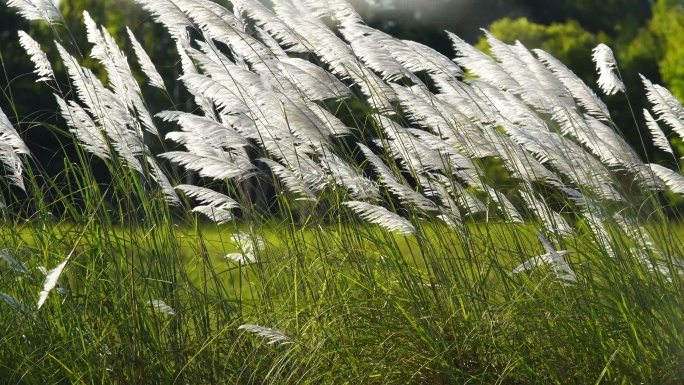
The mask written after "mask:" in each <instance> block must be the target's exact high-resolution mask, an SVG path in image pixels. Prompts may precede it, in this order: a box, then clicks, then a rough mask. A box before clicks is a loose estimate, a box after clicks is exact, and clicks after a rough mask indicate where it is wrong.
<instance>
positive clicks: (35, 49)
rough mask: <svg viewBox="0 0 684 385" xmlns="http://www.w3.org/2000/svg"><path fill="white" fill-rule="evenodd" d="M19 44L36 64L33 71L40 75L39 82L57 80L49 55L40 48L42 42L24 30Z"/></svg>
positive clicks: (20, 32) (19, 33)
mask: <svg viewBox="0 0 684 385" xmlns="http://www.w3.org/2000/svg"><path fill="white" fill-rule="evenodd" d="M18 35H19V44H20V45H21V47H22V48H24V50H25V51H26V53H27V54H28V55H29V56H30V57H31V61H32V62H33V64H35V66H36V69H35V71H33V72H34V73H35V74H36V75H38V80H36V81H38V82H47V81H50V80H55V73H54V72H53V71H52V64H50V61H49V60H48V58H47V55H46V54H45V52H43V50H42V49H41V48H40V44H38V42H37V41H35V40H33V38H31V36H29V35H28V34H27V33H26V32H24V31H19V32H18Z"/></svg>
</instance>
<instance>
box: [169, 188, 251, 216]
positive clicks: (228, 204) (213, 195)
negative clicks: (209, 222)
mask: <svg viewBox="0 0 684 385" xmlns="http://www.w3.org/2000/svg"><path fill="white" fill-rule="evenodd" d="M175 189H176V190H180V191H182V192H183V193H184V194H185V195H187V196H189V197H192V198H195V199H197V200H198V201H200V202H201V203H203V204H205V205H207V206H210V207H215V208H218V209H222V210H231V209H236V208H239V207H240V205H239V204H238V202H237V201H235V200H234V199H233V198H231V197H229V196H227V195H224V194H221V193H219V192H216V191H214V190H211V189H208V188H205V187H199V186H193V185H189V184H179V185H178V186H176V187H175Z"/></svg>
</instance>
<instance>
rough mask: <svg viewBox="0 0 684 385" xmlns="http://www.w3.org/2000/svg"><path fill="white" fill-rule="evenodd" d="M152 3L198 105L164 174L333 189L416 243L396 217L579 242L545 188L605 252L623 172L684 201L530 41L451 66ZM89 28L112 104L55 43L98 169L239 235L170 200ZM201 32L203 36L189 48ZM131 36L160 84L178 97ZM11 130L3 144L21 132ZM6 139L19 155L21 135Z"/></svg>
mask: <svg viewBox="0 0 684 385" xmlns="http://www.w3.org/2000/svg"><path fill="white" fill-rule="evenodd" d="M137 2H138V3H139V4H140V5H142V6H143V7H144V8H145V9H146V10H148V11H149V12H150V13H151V14H152V15H153V17H154V18H155V20H156V21H158V22H159V23H161V24H163V25H164V26H165V27H166V28H167V29H168V31H169V33H170V34H171V36H172V37H173V39H174V40H175V42H176V46H177V49H178V53H179V55H180V60H181V64H182V76H181V77H180V79H179V80H180V81H181V82H182V83H183V84H184V85H185V87H186V88H187V90H188V91H189V92H190V93H191V94H192V95H193V97H194V100H195V103H196V105H197V107H198V109H197V111H196V112H194V113H187V112H177V111H166V112H163V113H161V114H159V115H158V117H159V118H161V119H163V120H165V121H172V122H176V123H177V125H178V127H180V130H179V131H175V132H171V133H169V134H167V135H166V137H165V139H167V140H170V141H173V142H175V143H176V144H178V145H180V146H182V147H183V148H184V150H178V151H170V152H166V153H164V154H161V155H160V158H162V159H166V160H168V161H170V162H172V163H174V164H176V165H179V166H182V167H184V168H185V169H186V170H189V171H193V172H196V173H198V174H199V175H200V176H201V177H203V178H207V179H214V180H216V181H220V182H225V181H230V183H231V185H233V186H234V185H235V184H239V183H241V182H244V181H246V180H248V179H250V178H253V177H257V178H263V177H265V173H264V167H268V169H269V170H270V173H269V174H270V175H272V176H273V181H274V182H275V184H277V185H278V187H279V189H280V192H282V193H283V194H278V196H287V198H286V199H292V201H298V202H301V204H302V205H315V204H316V203H317V202H318V201H319V200H320V199H325V198H324V197H326V196H329V194H326V190H327V191H329V190H337V191H338V192H343V193H344V194H345V198H344V199H343V200H344V206H346V207H347V208H348V209H349V210H351V211H352V212H354V213H355V214H357V215H358V216H360V217H362V218H365V219H367V220H368V221H370V222H372V223H375V224H377V225H379V226H381V227H383V228H385V229H387V230H388V231H394V232H397V233H400V234H403V235H410V234H413V233H415V232H416V231H417V230H416V226H415V225H416V222H413V223H412V221H411V220H409V219H406V218H404V217H403V216H401V215H399V214H397V213H398V212H399V211H397V210H395V212H393V211H390V210H387V209H386V208H385V207H383V206H384V204H383V202H387V201H389V200H391V201H393V202H395V203H396V202H398V203H399V204H400V205H401V206H402V207H403V208H404V209H405V211H404V212H409V213H411V216H412V218H411V219H412V220H413V221H416V220H419V219H421V218H439V219H441V220H443V221H444V222H445V223H447V224H448V225H450V226H453V227H455V228H457V229H458V228H459V227H460V226H461V225H460V224H461V223H462V216H464V215H483V216H485V217H486V218H490V217H492V216H494V215H495V216H498V217H499V218H502V219H505V220H508V221H512V222H522V221H524V220H535V221H537V223H539V224H540V225H539V227H540V228H541V229H543V231H544V233H545V234H547V235H553V236H557V237H562V236H567V235H571V234H572V233H573V231H574V230H573V228H572V226H571V225H570V224H569V223H568V222H567V221H566V220H565V219H564V217H563V216H562V215H560V213H558V212H556V211H554V210H553V209H552V207H551V206H550V205H549V204H547V203H546V199H547V197H545V196H544V195H543V194H542V193H541V192H540V191H541V190H542V189H540V188H539V187H540V186H544V189H543V190H548V189H552V190H554V191H556V192H557V193H558V194H560V195H561V196H565V197H566V198H567V201H568V202H571V203H573V204H574V205H575V207H576V208H577V210H576V211H577V212H578V213H579V215H581V216H582V217H583V218H584V219H585V220H586V221H587V223H588V224H589V225H590V226H591V227H592V229H594V230H595V231H596V232H597V234H599V235H600V236H597V239H598V240H599V241H601V240H602V239H605V240H606V242H605V244H604V245H602V246H603V247H604V249H605V250H606V251H608V252H610V242H609V240H608V237H607V235H605V231H603V230H602V228H603V224H602V222H601V219H600V218H601V215H597V214H596V210H594V209H593V208H594V207H601V206H602V203H605V202H618V203H620V202H625V201H626V199H625V197H624V196H623V195H622V193H621V191H623V190H622V189H621V188H620V186H619V185H618V184H617V182H616V178H615V175H616V172H618V173H621V175H624V176H625V178H631V180H632V181H633V182H634V183H630V184H632V185H637V186H640V187H641V189H642V191H644V192H645V193H650V192H654V191H660V190H663V189H664V188H665V187H664V185H663V182H664V183H665V184H667V185H668V186H670V187H671V188H672V189H673V190H674V191H684V179H682V177H681V176H680V175H679V174H678V173H676V172H673V171H671V170H668V169H665V168H662V167H660V166H657V165H646V164H644V163H643V162H642V161H641V159H640V158H639V156H638V155H637V154H636V153H635V152H634V151H633V150H632V149H631V148H630V146H629V145H628V144H627V143H626V142H625V140H624V139H623V138H622V137H621V136H620V135H619V134H618V132H616V131H615V129H614V127H613V124H612V121H611V118H610V115H609V112H608V109H607V107H606V106H605V104H604V103H603V102H602V101H601V100H600V99H599V98H598V97H597V96H596V95H595V94H594V92H592V90H591V89H590V88H589V87H588V86H587V85H585V84H584V83H583V82H582V81H581V80H580V79H579V78H578V77H577V76H576V75H575V74H573V73H572V72H571V71H570V70H569V69H568V68H567V67H565V66H564V65H563V64H562V63H560V62H559V61H558V60H557V59H555V58H554V57H552V56H551V55H549V54H548V53H546V52H544V51H542V50H534V52H530V51H529V50H527V49H526V48H525V47H524V46H523V45H522V44H520V43H519V42H518V43H516V44H514V45H508V44H505V43H503V42H501V41H499V40H497V39H496V38H495V37H494V36H492V35H491V34H489V33H486V35H487V39H488V41H489V44H490V46H491V52H492V54H493V57H490V56H487V55H485V54H484V53H482V52H480V51H478V50H476V49H475V48H474V47H472V46H470V45H469V44H467V43H466V42H464V41H463V40H461V39H460V38H459V37H457V36H456V35H453V34H451V33H449V37H450V38H451V40H452V43H453V46H454V48H455V50H456V52H457V57H456V59H454V60H453V61H452V60H450V59H449V58H447V57H445V56H443V55H441V54H439V53H438V52H436V51H434V50H432V49H431V48H428V47H426V46H424V45H422V44H419V43H416V42H412V41H404V40H399V39H396V38H394V37H391V36H389V35H387V34H385V33H383V32H381V31H378V30H375V29H373V28H370V27H368V26H367V25H365V24H364V22H363V21H362V19H361V18H360V17H359V15H358V14H357V13H356V12H355V11H354V10H353V8H351V7H350V6H349V4H347V3H346V2H345V1H344V0H271V1H270V3H271V5H272V6H271V7H266V6H265V5H264V4H262V3H261V2H259V1H258V0H233V1H232V10H229V9H226V8H224V7H221V6H219V5H217V4H216V3H214V2H212V1H210V0H192V1H190V0H137ZM10 5H11V6H15V7H18V8H19V9H20V12H21V13H22V14H24V15H25V16H26V17H29V18H31V19H36V18H42V19H45V20H48V21H49V20H51V19H52V18H54V17H56V16H55V15H54V14H53V13H54V11H53V10H52V8H50V7H49V6H48V4H43V2H39V1H26V0H24V1H18V0H12V1H10ZM41 7H42V8H41ZM84 16H85V20H86V26H87V29H88V40H89V41H90V42H91V43H92V44H93V48H92V50H91V56H92V57H93V58H94V59H96V60H97V61H99V62H100V63H101V64H102V65H103V66H104V68H105V69H106V70H107V73H108V76H109V77H108V83H109V88H107V87H105V86H104V85H103V84H102V83H101V82H100V81H99V80H98V79H97V78H96V77H95V76H94V75H93V74H92V72H90V70H88V69H86V68H83V67H81V66H80V65H79V64H78V63H77V61H76V59H75V58H74V57H73V56H71V55H70V54H69V53H68V52H67V51H66V50H65V49H64V48H63V47H61V46H59V45H58V50H59V54H60V56H61V58H62V61H63V63H64V66H65V68H66V69H67V71H68V73H69V75H70V77H71V80H72V84H73V87H74V89H75V91H76V94H77V95H78V99H79V101H78V102H76V101H73V100H68V101H67V100H63V99H62V98H61V97H59V96H58V101H59V104H60V108H61V112H62V115H63V116H64V117H65V118H66V120H67V123H68V124H69V126H70V129H71V131H72V132H73V133H74V135H75V136H76V138H78V139H79V140H80V142H81V144H82V145H83V146H84V147H85V148H86V149H88V150H89V151H91V152H92V153H93V154H95V155H97V156H99V157H101V158H103V159H112V158H114V157H116V158H117V159H121V160H122V161H123V162H124V164H125V165H127V166H128V167H130V168H132V169H134V170H137V171H138V172H140V173H141V174H146V175H150V176H151V178H152V179H154V180H155V181H156V182H157V183H158V184H159V185H160V186H161V187H162V188H163V189H164V191H165V193H166V196H167V198H168V199H169V202H170V203H171V204H178V202H179V201H178V196H177V195H176V190H179V191H183V192H184V193H185V194H186V195H187V196H189V197H192V198H194V199H195V200H197V201H199V202H200V203H201V205H198V206H196V207H195V208H194V209H193V211H195V212H198V213H201V214H203V215H206V216H207V217H209V218H211V219H212V220H214V221H216V222H217V223H225V222H228V221H230V220H233V215H232V214H231V212H232V210H234V209H236V208H239V207H240V205H241V203H240V202H239V200H236V199H234V198H231V197H229V196H227V195H224V194H222V193H219V192H216V191H213V190H209V189H206V188H202V187H196V186H189V185H180V186H176V187H175V189H174V188H173V187H172V186H171V184H170V183H169V180H168V178H167V177H166V176H165V175H164V173H163V171H162V170H161V167H159V165H158V163H157V162H158V160H157V158H155V157H154V156H153V155H152V154H151V153H150V151H149V149H148V148H147V146H146V145H145V143H146V141H145V139H144V136H145V135H152V136H156V135H158V133H157V129H156V127H155V124H154V121H153V119H152V117H151V116H150V114H149V112H148V110H147V109H146V106H145V103H144V101H143V98H142V94H141V90H140V88H139V86H138V84H137V82H136V81H135V80H134V78H133V76H132V74H131V69H130V67H129V64H128V62H127V59H126V57H125V56H124V55H123V53H122V51H121V50H120V49H119V47H118V46H117V45H116V43H115V42H114V40H113V39H112V37H111V36H110V35H109V34H108V33H107V31H106V29H104V28H100V29H98V27H97V26H96V25H95V23H94V22H93V21H92V20H91V19H90V17H89V16H88V15H87V13H85V14H84ZM191 30H193V31H195V32H197V33H195V34H193V36H201V37H202V38H201V39H197V40H192V39H191V38H190V34H189V31H191ZM129 36H130V39H131V43H132V45H133V48H134V51H135V54H136V56H137V57H138V62H139V64H140V67H141V68H142V70H143V72H144V73H145V74H146V75H147V76H148V78H149V80H150V84H151V85H154V86H156V87H158V88H161V89H164V82H163V79H162V78H161V76H159V75H158V73H157V71H156V70H155V68H154V65H153V64H152V62H151V61H150V59H149V57H147V55H146V54H145V53H144V50H143V49H142V48H141V46H140V45H139V44H138V43H137V41H135V38H134V36H133V34H132V33H131V32H130V31H129ZM23 44H24V45H25V47H26V48H27V51H28V52H29V54H31V56H32V58H33V60H34V62H36V64H37V68H38V69H37V73H38V75H39V76H40V77H41V79H40V80H45V81H49V80H50V79H51V78H53V75H52V74H51V70H50V68H51V67H48V64H49V63H48V64H46V62H47V60H46V59H45V58H44V55H43V56H41V53H39V50H38V51H36V47H35V44H33V43H31V42H29V41H28V40H25V42H24V43H23ZM594 59H595V61H596V64H597V68H598V69H599V71H600V76H601V79H600V80H599V85H600V87H601V88H602V89H603V90H604V91H605V92H606V93H608V94H613V93H615V92H617V91H620V90H624V86H623V85H622V82H621V81H620V80H619V78H618V77H617V76H616V74H615V73H614V70H615V68H616V62H615V59H614V57H613V55H612V52H610V49H609V48H608V47H606V46H603V45H601V46H599V47H597V48H596V50H595V52H594ZM463 68H465V69H467V71H468V74H467V75H466V73H464V71H463ZM644 83H645V85H646V88H647V91H648V97H649V100H651V101H652V102H653V104H654V105H655V108H654V111H655V113H656V114H657V115H658V117H657V120H658V121H663V122H665V123H666V124H668V125H669V126H670V127H671V128H672V129H673V130H674V131H675V132H676V133H677V134H679V135H680V136H682V134H684V123H682V121H684V110H683V109H682V107H681V105H680V104H679V103H678V102H677V101H676V99H675V98H674V97H672V95H671V94H669V92H667V90H665V89H663V88H662V87H658V86H654V85H652V84H650V82H648V81H647V80H646V79H644ZM352 104H353V105H355V106H361V107H360V108H357V109H356V110H355V114H356V118H357V119H358V120H357V121H359V122H360V123H358V124H355V125H354V127H353V128H350V127H347V125H346V124H345V123H343V121H342V120H341V119H340V118H339V117H338V116H337V115H336V114H335V110H334V109H329V106H331V105H333V106H345V105H352ZM360 110H363V112H359V111H360ZM2 118H3V116H0V128H3V129H4V130H5V131H7V130H10V129H11V125H9V124H8V123H7V124H4V123H3V120H2ZM645 118H646V119H647V122H648V126H649V129H650V130H651V132H653V133H654V141H655V143H656V145H658V146H659V147H660V148H662V149H663V150H665V151H668V152H670V153H671V152H672V151H671V149H670V148H669V143H668V140H667V138H666V137H665V135H664V134H663V133H662V131H661V130H660V128H659V127H658V124H657V121H656V119H654V118H652V117H651V116H650V115H648V114H647V115H646V117H645ZM361 119H365V121H363V122H361ZM5 120H6V119H5ZM6 137H7V138H6ZM350 138H353V139H350ZM2 139H7V140H3V141H2V143H8V145H9V146H12V147H13V149H14V150H16V151H17V152H21V149H20V148H18V147H17V143H15V142H16V141H14V142H13V141H12V137H11V135H9V134H8V135H5V134H4V133H3V138H2ZM340 142H342V143H347V145H340ZM352 142H353V143H354V144H353V145H352V148H351V151H349V146H348V143H352ZM3 145H4V144H3ZM255 153H256V154H259V155H258V156H257V157H255V156H254V154H255ZM482 159H497V160H498V161H499V162H500V164H502V165H503V167H504V168H505V170H506V171H507V172H508V174H509V175H510V178H511V179H512V180H515V181H517V182H518V185H517V188H516V192H515V193H508V194H506V193H504V192H503V191H501V190H499V189H498V188H497V186H496V185H495V184H493V183H492V182H491V181H489V180H488V178H486V177H484V176H485V175H486V172H485V171H486V170H482V166H480V165H481V164H482V162H481V160H482ZM5 160H6V159H3V161H5ZM270 175H269V176H270ZM623 179H624V178H623ZM580 191H581V193H580ZM513 196H515V198H516V199H510V198H512V197H513ZM388 198H390V199H388ZM514 202H516V203H514ZM521 211H522V213H521ZM494 213H495V214H494ZM604 235H605V236H604ZM540 239H541V238H540ZM544 239H545V238H544ZM601 243H603V242H602V241H601ZM544 245H545V247H546V246H548V247H547V251H548V253H547V254H546V255H545V256H543V257H537V258H536V259H535V261H537V262H539V261H542V262H547V263H550V264H552V267H554V266H555V267H554V269H556V271H559V272H560V273H559V274H560V275H562V277H561V279H563V280H564V281H566V282H568V281H574V280H575V276H574V273H572V274H571V270H570V271H568V269H569V267H567V266H566V265H563V264H561V263H560V261H561V260H562V258H561V253H556V252H555V251H554V252H552V251H549V250H552V248H551V246H550V243H549V242H548V241H545V243H544ZM247 255H248V254H246V253H245V251H244V250H243V251H242V256H243V257H245V258H246V256H247ZM236 258H237V257H236ZM537 262H535V263H527V264H524V265H521V267H519V269H518V270H525V269H527V268H529V267H531V266H533V265H536V264H537ZM566 267H567V268H566Z"/></svg>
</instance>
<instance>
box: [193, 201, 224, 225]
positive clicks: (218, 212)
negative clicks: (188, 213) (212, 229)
mask: <svg viewBox="0 0 684 385" xmlns="http://www.w3.org/2000/svg"><path fill="white" fill-rule="evenodd" d="M192 211H193V212H195V213H200V214H202V215H204V216H206V217H207V218H209V219H211V220H212V221H213V222H216V224H218V225H222V224H224V223H228V222H230V221H231V220H232V219H233V215H232V214H231V213H230V211H227V210H223V209H219V208H216V207H212V206H197V207H195V208H193V209H192Z"/></svg>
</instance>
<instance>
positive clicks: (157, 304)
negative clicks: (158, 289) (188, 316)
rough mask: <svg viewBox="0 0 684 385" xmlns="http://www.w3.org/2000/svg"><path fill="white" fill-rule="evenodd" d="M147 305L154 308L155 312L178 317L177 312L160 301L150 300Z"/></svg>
mask: <svg viewBox="0 0 684 385" xmlns="http://www.w3.org/2000/svg"><path fill="white" fill-rule="evenodd" d="M147 304H148V305H150V306H152V308H153V309H154V310H156V311H158V312H160V313H164V314H168V315H176V312H175V311H174V310H173V308H172V307H171V306H169V305H167V304H166V303H165V302H164V301H162V300H160V299H153V300H149V301H147Z"/></svg>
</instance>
